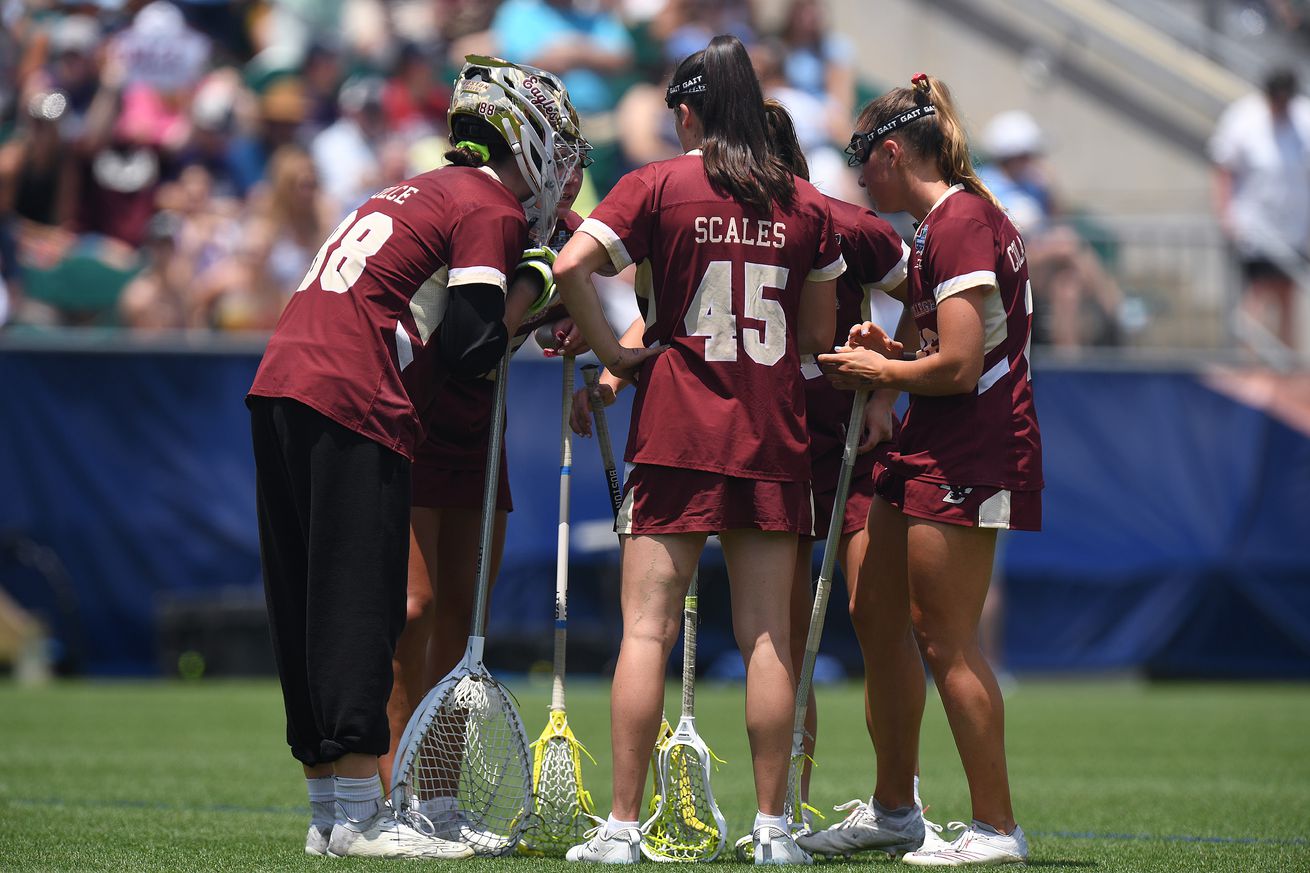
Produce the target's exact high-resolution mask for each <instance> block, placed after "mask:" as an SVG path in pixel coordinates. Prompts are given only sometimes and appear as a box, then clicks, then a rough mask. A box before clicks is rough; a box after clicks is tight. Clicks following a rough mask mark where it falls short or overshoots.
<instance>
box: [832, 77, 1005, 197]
mask: <svg viewBox="0 0 1310 873" xmlns="http://www.w3.org/2000/svg"><path fill="white" fill-rule="evenodd" d="M916 107H917V108H920V109H925V108H927V107H932V108H931V111H927V112H923V113H922V114H920V115H917V116H913V117H912V118H911V117H909V116H907V115H906V113H909V112H910V110H913V109H915V108H916ZM911 115H912V113H911ZM856 127H857V129H858V130H863V131H878V130H879V129H880V128H887V127H889V128H890V129H889V130H888V131H887V133H886V135H887V136H895V137H897V138H898V139H900V140H901V142H902V144H903V145H904V146H906V147H907V148H908V149H909V150H910V151H911V152H913V153H914V154H915V155H917V156H919V157H923V158H930V159H934V160H936V162H937V168H938V171H939V172H940V173H941V176H942V179H943V180H944V181H945V182H946V183H947V184H949V185H963V186H964V189H965V190H966V191H969V192H970V193H973V194H977V195H978V196H979V197H981V198H983V199H984V200H986V201H987V202H989V203H991V204H992V205H993V206H995V207H996V208H997V209H1000V210H1001V211H1004V210H1005V207H1003V206H1001V201H1000V200H997V199H996V195H995V194H993V193H992V192H991V191H990V190H989V189H988V187H987V186H986V185H984V184H983V182H982V179H980V178H978V173H977V171H976V170H974V168H973V158H972V156H971V155H970V154H969V138H968V137H967V136H966V135H965V132H964V125H963V124H961V123H960V116H959V113H958V112H957V111H956V109H955V101H954V100H953V99H952V98H951V92H950V89H948V88H947V87H946V83H945V82H943V81H941V80H940V79H937V78H935V77H933V76H929V75H928V74H927V73H916V74H915V75H914V77H913V78H911V79H910V87H909V88H896V89H894V90H892V91H889V92H887V93H886V94H884V95H882V96H881V97H879V98H877V99H876V100H874V101H872V102H871V103H869V105H867V106H865V107H864V110H863V111H862V112H861V113H860V117H859V120H858V121H857V122H856ZM860 136H861V135H860V134H856V138H855V139H853V140H852V148H855V145H856V139H858V138H859V137H860ZM864 136H865V137H866V139H867V137H868V134H865V135H864ZM871 146H872V143H871V142H867V141H866V142H865V143H863V144H862V148H863V149H864V150H865V151H866V152H867V150H868V149H869V148H870V147H871ZM848 151H849V150H848Z"/></svg>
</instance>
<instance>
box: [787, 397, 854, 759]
mask: <svg viewBox="0 0 1310 873" xmlns="http://www.w3.org/2000/svg"><path fill="white" fill-rule="evenodd" d="M868 399H869V392H868V391H857V392H855V400H854V402H852V403H851V420H850V422H849V423H848V424H847V425H846V445H845V446H844V447H843V448H842V461H841V471H840V472H839V473H838V474H837V494H836V497H835V498H834V499H833V504H832V518H830V519H829V520H828V539H827V542H825V543H824V546H823V563H822V564H821V565H820V567H819V581H818V583H817V584H816V585H815V586H814V609H813V611H812V612H811V613H810V629H809V633H808V634H807V635H806V637H805V660H804V661H803V662H802V663H801V675H800V676H799V677H797V681H796V719H795V721H794V722H793V723H792V736H793V737H795V738H799V737H801V736H803V735H804V732H805V711H806V709H807V708H808V706H809V700H810V686H811V684H813V682H814V661H815V658H817V656H818V654H819V642H820V640H822V639H823V618H824V615H825V614H826V613H827V610H828V592H829V591H831V590H832V572H833V570H834V569H835V568H836V566H837V551H838V549H839V548H840V543H841V534H842V526H843V523H844V522H845V520H846V497H847V495H848V494H849V493H850V490H851V475H852V473H853V471H854V469H855V454H856V449H857V448H858V446H859V444H860V436H861V434H863V433H864V406H865V403H866V402H867V401H868Z"/></svg>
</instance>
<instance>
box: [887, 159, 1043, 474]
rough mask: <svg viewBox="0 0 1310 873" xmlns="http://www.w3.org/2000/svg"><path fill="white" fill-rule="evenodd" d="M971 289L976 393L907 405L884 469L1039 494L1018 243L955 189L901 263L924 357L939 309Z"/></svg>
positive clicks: (1026, 286)
mask: <svg viewBox="0 0 1310 873" xmlns="http://www.w3.org/2000/svg"><path fill="white" fill-rule="evenodd" d="M979 287H982V288H986V289H988V293H987V294H986V296H985V297H984V298H983V304H984V322H983V368H982V377H981V378H980V379H979V380H978V385H977V387H976V388H974V390H972V391H970V392H969V393H967V394H954V395H950V396H947V397H928V396H924V395H919V394H912V395H910V406H909V409H908V410H907V411H906V413H905V421H904V422H903V424H902V427H901V433H900V438H899V440H898V443H897V447H896V450H895V451H893V452H891V453H890V454H889V456H888V464H889V465H890V466H891V467H892V468H893V469H895V470H896V471H897V472H899V473H901V474H903V475H906V476H909V477H912V478H913V477H917V478H921V479H926V480H928V481H931V482H937V483H940V484H944V485H956V486H960V487H965V486H975V485H987V486H994V487H997V488H1005V489H1008V490H1011V491H1029V490H1035V489H1038V488H1041V487H1042V439H1041V433H1040V432H1039V431H1038V429H1037V410H1036V408H1035V407H1034V406H1033V392H1032V383H1031V378H1032V374H1031V372H1030V370H1029V368H1028V348H1029V345H1030V342H1031V337H1032V314H1033V294H1032V285H1031V284H1030V283H1029V281H1028V265H1027V263H1026V255H1025V253H1024V246H1023V239H1022V238H1021V237H1020V236H1019V232H1018V231H1017V230H1016V229H1015V227H1014V225H1013V224H1011V223H1010V219H1009V218H1008V217H1006V215H1005V213H1004V212H1002V211H1001V210H999V209H997V208H996V207H995V206H993V205H992V204H991V203H989V202H987V201H986V200H984V199H983V198H981V197H978V196H977V195H975V194H971V193H969V192H967V191H964V190H962V189H961V186H958V185H957V186H955V187H954V188H952V189H950V190H949V191H947V192H946V194H944V195H943V196H942V199H941V200H939V201H937V205H936V206H934V207H933V208H932V210H931V211H930V212H929V213H928V215H927V217H925V218H924V220H923V223H922V224H920V225H919V229H918V231H917V232H916V233H915V237H914V251H913V252H912V253H911V255H910V276H909V287H908V293H909V303H910V312H911V313H912V314H913V316H914V321H915V325H916V326H917V327H918V328H919V337H920V343H921V347H922V348H923V349H925V350H928V351H933V350H935V348H936V346H937V343H938V338H937V307H938V305H939V304H940V303H941V302H942V301H943V300H945V299H946V298H948V297H950V296H951V295H953V294H958V293H960V292H961V291H966V290H968V289H969V288H979Z"/></svg>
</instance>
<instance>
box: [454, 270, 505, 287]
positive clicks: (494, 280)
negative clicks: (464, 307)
mask: <svg viewBox="0 0 1310 873" xmlns="http://www.w3.org/2000/svg"><path fill="white" fill-rule="evenodd" d="M446 284H447V286H448V287H451V288H454V287H455V286H456V285H495V286H496V287H497V288H499V289H500V290H501V292H502V293H503V292H504V291H505V288H506V282H505V274H504V273H502V272H501V271H500V270H497V269H496V268H495V267H456V268H455V269H453V270H451V271H450V279H449V281H448V282H447V283H446Z"/></svg>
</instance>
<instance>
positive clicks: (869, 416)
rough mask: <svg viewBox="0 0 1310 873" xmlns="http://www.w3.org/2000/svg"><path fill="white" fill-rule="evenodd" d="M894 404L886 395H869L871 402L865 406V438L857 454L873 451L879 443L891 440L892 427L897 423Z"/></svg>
mask: <svg viewBox="0 0 1310 873" xmlns="http://www.w3.org/2000/svg"><path fill="white" fill-rule="evenodd" d="M894 405H895V401H894V400H889V399H887V397H886V396H884V395H881V394H872V395H870V396H869V402H868V403H867V404H865V407H864V440H863V442H861V443H860V447H859V449H857V450H856V453H857V454H860V455H863V454H866V453H868V452H871V451H873V449H874V447H876V446H877V445H878V444H879V443H885V442H888V441H890V440H891V438H892V428H893V427H894V426H895V424H896V412H895V410H894V409H893V406H894Z"/></svg>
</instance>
